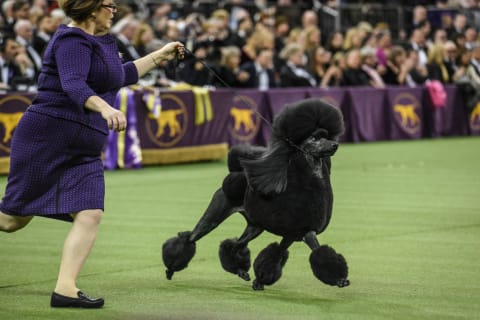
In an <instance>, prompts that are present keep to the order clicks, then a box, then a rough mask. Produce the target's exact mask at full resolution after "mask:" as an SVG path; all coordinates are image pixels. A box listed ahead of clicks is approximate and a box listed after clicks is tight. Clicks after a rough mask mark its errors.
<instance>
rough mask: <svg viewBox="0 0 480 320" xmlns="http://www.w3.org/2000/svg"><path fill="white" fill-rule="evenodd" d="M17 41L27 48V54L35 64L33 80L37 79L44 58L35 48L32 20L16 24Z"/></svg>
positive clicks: (20, 21)
mask: <svg viewBox="0 0 480 320" xmlns="http://www.w3.org/2000/svg"><path fill="white" fill-rule="evenodd" d="M14 30H15V36H16V38H15V40H16V41H17V42H18V43H19V44H20V45H21V46H23V47H24V48H25V52H26V54H27V55H28V57H29V58H30V60H31V61H32V62H33V66H34V68H33V75H32V79H37V77H38V75H39V74H40V69H41V68H42V57H41V54H40V53H39V52H37V50H35V48H34V47H33V45H32V43H33V25H32V23H31V22H30V20H25V19H20V20H18V21H17V22H16V23H15V26H14Z"/></svg>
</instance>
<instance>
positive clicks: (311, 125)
mask: <svg viewBox="0 0 480 320" xmlns="http://www.w3.org/2000/svg"><path fill="white" fill-rule="evenodd" d="M317 129H325V130H326V131H327V132H328V137H329V138H330V139H336V138H338V137H339V136H340V135H341V134H342V133H343V131H344V126H343V116H342V113H341V111H340V110H339V109H338V108H336V107H334V106H332V105H330V104H328V103H327V102H325V101H324V100H322V99H319V98H310V99H305V100H302V101H300V102H297V103H292V104H289V105H287V106H286V107H285V108H284V109H283V110H282V111H281V112H280V113H279V114H278V115H277V116H276V117H275V119H274V122H273V128H272V142H275V141H278V140H289V141H290V142H292V143H294V144H300V143H301V142H302V141H303V140H305V139H306V138H308V137H309V136H310V135H311V134H312V133H313V132H314V131H315V130H317Z"/></svg>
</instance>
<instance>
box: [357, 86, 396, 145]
mask: <svg viewBox="0 0 480 320" xmlns="http://www.w3.org/2000/svg"><path fill="white" fill-rule="evenodd" d="M348 94H349V95H350V120H351V139H352V141H353V142H360V141H376V140H387V139H388V138H389V134H388V132H389V122H388V120H387V119H388V111H387V108H386V105H385V90H383V89H374V88H351V89H349V90H348Z"/></svg>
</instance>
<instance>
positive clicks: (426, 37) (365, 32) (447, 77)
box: [0, 0, 480, 90]
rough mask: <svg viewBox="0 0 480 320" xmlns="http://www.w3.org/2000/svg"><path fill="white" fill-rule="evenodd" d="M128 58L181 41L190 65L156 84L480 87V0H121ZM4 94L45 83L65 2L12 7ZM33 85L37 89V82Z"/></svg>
mask: <svg viewBox="0 0 480 320" xmlns="http://www.w3.org/2000/svg"><path fill="white" fill-rule="evenodd" d="M115 3H116V5H117V10H116V11H117V12H116V14H115V20H114V25H113V27H112V33H113V34H114V36H115V38H116V41H117V44H118V48H119V52H120V55H121V57H122V59H123V60H124V61H129V60H134V59H137V58H138V57H141V56H143V55H145V54H147V53H149V52H151V51H152V50H155V49H157V48H159V47H161V46H162V45H164V44H165V43H166V42H169V41H177V40H178V41H182V42H183V43H185V44H186V48H187V49H188V50H189V51H188V53H189V54H187V55H186V57H185V59H184V60H182V61H171V62H168V63H165V64H163V65H162V66H161V67H160V68H158V69H156V70H154V71H153V72H151V73H150V74H149V75H148V76H147V77H145V78H144V79H142V81H143V83H144V84H146V85H152V86H159V87H171V86H174V85H175V84H178V83H187V84H189V85H194V86H213V87H235V88H257V89H260V90H264V89H269V88H274V87H332V86H372V87H376V88H383V87H385V86H388V85H408V86H416V85H422V84H424V83H425V82H426V81H428V80H439V81H441V82H442V83H445V84H447V83H469V84H471V85H472V86H473V87H474V88H475V89H476V90H480V37H479V28H480V1H478V0H453V1H452V0H450V1H447V0H443V1H442V0H437V1H396V0H391V1H343V0H337V1H315V0H314V1H301V0H296V1H294V0H276V1H266V0H264V1H258V0H231V1H222V0H216V1H211V0H209V1H207V0H203V1H179V0H177V1H167V0H164V1H160V0H157V1H155V0H154V1H144V0H136V1H135V0H123V1H122V0H117V1H115ZM1 13H2V14H1V19H0V32H1V37H0V39H1V42H0V70H1V72H0V80H1V81H0V89H6V90H8V89H18V88H20V87H21V86H19V84H30V85H34V83H35V81H36V78H37V76H38V74H39V72H40V69H41V65H42V55H43V53H44V51H45V48H46V46H47V44H48V42H49V40H50V37H51V35H52V34H53V33H54V32H55V30H56V28H57V27H58V26H59V25H60V24H62V23H68V21H66V18H65V15H64V13H63V12H62V11H61V10H60V9H58V5H57V3H56V2H55V1H47V0H30V1H29V0H3V1H2V2H1ZM30 87H31V86H30Z"/></svg>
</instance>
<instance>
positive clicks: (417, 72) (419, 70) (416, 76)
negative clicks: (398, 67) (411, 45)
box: [406, 50, 428, 87]
mask: <svg viewBox="0 0 480 320" xmlns="http://www.w3.org/2000/svg"><path fill="white" fill-rule="evenodd" d="M406 64H407V66H408V65H412V68H411V69H410V72H409V73H408V75H407V78H406V84H407V85H408V86H410V87H415V86H418V85H422V84H424V83H425V81H427V80H428V70H427V67H426V66H424V65H420V63H419V59H418V52H417V51H415V50H410V51H408V52H407V62H406Z"/></svg>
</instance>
